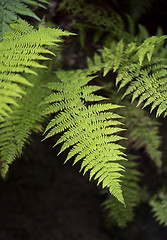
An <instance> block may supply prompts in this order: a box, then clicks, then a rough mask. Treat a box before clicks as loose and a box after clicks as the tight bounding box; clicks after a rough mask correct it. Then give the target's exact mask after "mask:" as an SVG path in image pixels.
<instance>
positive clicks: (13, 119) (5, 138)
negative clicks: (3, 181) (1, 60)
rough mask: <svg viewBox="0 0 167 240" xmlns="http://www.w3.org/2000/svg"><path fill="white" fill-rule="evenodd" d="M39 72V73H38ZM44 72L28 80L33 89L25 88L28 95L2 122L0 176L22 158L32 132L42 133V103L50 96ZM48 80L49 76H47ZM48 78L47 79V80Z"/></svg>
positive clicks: (0, 133)
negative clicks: (45, 87)
mask: <svg viewBox="0 0 167 240" xmlns="http://www.w3.org/2000/svg"><path fill="white" fill-rule="evenodd" d="M38 72H39V71H38ZM44 77H46V74H45V73H44V71H42V74H41V73H39V76H38V77H37V76H35V75H31V77H29V78H28V80H29V82H30V83H33V84H34V85H33V87H28V86H27V87H24V90H25V91H26V95H25V96H24V97H23V98H22V99H20V100H18V105H19V106H18V107H12V113H11V114H10V116H8V117H6V118H5V119H4V121H1V122H0V174H1V176H2V177H5V176H6V173H7V171H8V168H9V164H11V163H12V162H13V161H14V160H15V159H16V158H17V157H20V156H21V154H22V151H23V147H24V145H25V143H26V142H27V141H28V139H29V135H30V134H31V132H32V131H41V122H42V120H43V119H44V117H43V116H42V112H43V110H44V106H43V105H41V102H42V101H43V100H44V98H45V97H46V96H47V95H48V94H50V91H47V90H46V89H44V88H43V85H42V84H43V83H42V81H43V79H44ZM47 78H48V74H47ZM47 78H46V79H47Z"/></svg>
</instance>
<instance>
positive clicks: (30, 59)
mask: <svg viewBox="0 0 167 240" xmlns="http://www.w3.org/2000/svg"><path fill="white" fill-rule="evenodd" d="M11 28H12V32H9V33H6V34H5V35H4V39H5V41H3V42H1V43H0V59H1V60H0V93H1V94H0V120H3V118H4V117H5V116H7V115H8V114H9V112H11V106H12V105H17V99H19V98H21V97H22V96H23V94H24V93H25V92H24V91H23V85H32V84H31V83H30V82H29V81H27V80H26V78H25V77H23V76H22V75H20V74H22V73H31V74H35V72H34V70H33V69H32V67H33V68H45V66H43V65H41V64H39V63H38V62H37V61H39V60H47V59H49V58H48V57H46V56H44V54H45V55H46V54H53V53H52V52H51V51H49V50H47V49H46V48H45V47H44V45H55V44H56V43H58V42H61V39H60V37H62V36H68V35H69V33H68V32H66V31H62V30H60V29H51V28H40V29H39V30H35V29H34V28H33V27H32V26H30V25H29V24H28V23H27V22H25V21H23V20H21V19H20V20H18V21H17V23H15V24H12V25H11Z"/></svg>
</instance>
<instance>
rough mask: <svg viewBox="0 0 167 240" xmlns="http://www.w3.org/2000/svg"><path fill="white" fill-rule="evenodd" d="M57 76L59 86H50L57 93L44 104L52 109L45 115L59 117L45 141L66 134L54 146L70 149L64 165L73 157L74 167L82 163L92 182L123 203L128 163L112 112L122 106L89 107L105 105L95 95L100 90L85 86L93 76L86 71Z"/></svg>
mask: <svg viewBox="0 0 167 240" xmlns="http://www.w3.org/2000/svg"><path fill="white" fill-rule="evenodd" d="M56 74H57V77H58V79H60V82H58V83H51V84H49V88H51V89H52V90H55V91H56V92H55V93H53V94H51V95H50V96H49V97H48V98H46V100H45V103H47V104H48V103H50V106H49V107H48V108H46V110H45V111H44V113H45V114H50V113H56V116H55V117H54V118H53V119H52V120H51V121H50V123H49V124H48V126H47V128H46V131H45V133H46V136H45V139H46V138H48V137H51V136H54V135H55V134H57V133H60V132H64V131H65V132H64V134H63V135H62V136H61V137H60V139H59V140H58V141H57V143H56V144H55V145H57V144H59V143H62V142H64V143H63V145H62V147H61V150H60V153H61V152H62V151H64V150H65V149H67V148H69V147H70V148H71V150H70V151H69V153H68V156H67V159H66V161H65V162H67V161H68V160H69V159H71V158H73V157H74V156H76V157H75V160H74V164H75V163H77V162H78V161H80V160H82V165H81V170H82V169H84V174H85V173H86V172H87V171H90V179H91V178H92V177H94V178H95V179H98V184H100V183H102V186H103V187H108V188H109V190H110V193H111V194H113V195H114V196H115V197H116V198H117V199H118V200H119V201H120V202H122V203H124V200H123V196H122V190H121V185H120V182H121V181H120V177H121V176H122V174H121V173H120V172H121V171H123V170H124V167H122V165H121V164H120V163H119V161H120V160H123V159H125V154H124V153H123V152H122V151H121V150H122V149H124V148H123V147H122V146H120V145H119V144H117V141H118V140H121V139H122V137H120V136H118V135H117V133H118V132H120V131H122V130H123V129H122V128H120V127H118V126H119V125H120V124H121V123H120V122H119V121H118V119H119V118H120V116H119V115H117V114H116V113H113V112H112V111H113V110H114V109H116V108H118V107H119V106H118V105H114V104H111V103H94V104H92V105H87V104H86V103H87V101H88V102H91V101H93V102H97V101H102V100H103V99H104V97H100V96H96V95H94V94H93V92H94V91H97V90H99V89H100V88H99V87H97V86H91V85H86V84H87V83H88V82H90V81H91V80H92V79H93V78H94V76H87V73H86V71H85V70H76V71H69V72H65V71H58V72H57V73H56Z"/></svg>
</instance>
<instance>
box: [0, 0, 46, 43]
mask: <svg viewBox="0 0 167 240" xmlns="http://www.w3.org/2000/svg"><path fill="white" fill-rule="evenodd" d="M45 3H46V4H48V1H47V0H37V1H34V0H14V1H13V0H0V39H1V38H2V37H3V35H4V34H5V33H6V32H9V31H10V30H11V28H10V24H11V22H12V21H16V20H17V19H18V15H23V16H29V17H32V18H35V19H37V20H40V19H39V17H38V16H37V15H36V14H35V13H34V12H33V11H32V10H31V9H30V8H29V7H28V6H33V7H41V8H45V6H44V4H45Z"/></svg>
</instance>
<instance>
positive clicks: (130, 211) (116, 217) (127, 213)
mask: <svg viewBox="0 0 167 240" xmlns="http://www.w3.org/2000/svg"><path fill="white" fill-rule="evenodd" d="M123 166H124V167H125V169H126V171H125V174H124V177H123V178H122V192H123V196H124V199H125V204H126V208H125V207H123V205H122V204H121V203H120V202H118V201H116V199H115V198H114V197H113V196H112V195H109V196H108V198H107V199H106V200H105V201H104V203H103V206H104V210H105V211H106V214H107V216H106V217H107V219H106V220H107V224H108V225H111V224H112V222H113V223H116V224H117V225H118V226H119V227H121V228H123V227H125V226H126V225H127V223H129V222H131V221H132V220H133V218H134V209H135V207H136V206H137V205H138V204H139V203H140V201H141V192H142V189H141V187H140V186H139V180H140V175H141V174H140V173H139V172H138V171H137V170H136V167H137V163H136V162H135V161H134V156H131V155H130V156H128V162H124V163H123Z"/></svg>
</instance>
